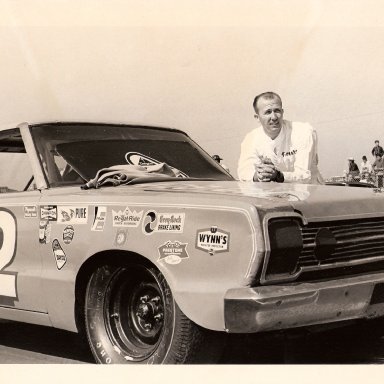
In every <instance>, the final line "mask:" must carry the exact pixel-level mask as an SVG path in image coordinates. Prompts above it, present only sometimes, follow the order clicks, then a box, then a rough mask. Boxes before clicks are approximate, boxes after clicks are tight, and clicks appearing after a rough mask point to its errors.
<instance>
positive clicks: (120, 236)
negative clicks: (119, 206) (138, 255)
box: [114, 229, 128, 247]
mask: <svg viewBox="0 0 384 384" xmlns="http://www.w3.org/2000/svg"><path fill="white" fill-rule="evenodd" d="M127 238H128V231H127V230H126V229H119V230H118V231H117V232H116V236H115V242H114V244H115V245H116V246H120V247H121V246H122V245H124V244H125V242H126V241H127Z"/></svg>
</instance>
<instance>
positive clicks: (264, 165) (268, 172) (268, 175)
mask: <svg viewBox="0 0 384 384" xmlns="http://www.w3.org/2000/svg"><path fill="white" fill-rule="evenodd" d="M261 161H262V162H261V163H260V164H258V165H257V166H256V172H255V174H254V176H253V181H263V182H269V181H276V182H278V183H282V182H283V181H284V175H283V174H282V173H281V172H280V171H278V170H277V169H276V167H275V165H274V164H273V163H272V161H271V160H270V159H269V158H268V157H261Z"/></svg>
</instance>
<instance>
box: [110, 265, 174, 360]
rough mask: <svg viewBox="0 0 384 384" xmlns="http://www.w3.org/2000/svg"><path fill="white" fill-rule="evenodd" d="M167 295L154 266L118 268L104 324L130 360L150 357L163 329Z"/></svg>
mask: <svg viewBox="0 0 384 384" xmlns="http://www.w3.org/2000/svg"><path fill="white" fill-rule="evenodd" d="M164 303H165V295H164V289H163V287H162V284H161V282H160V281H159V279H158V277H157V276H156V274H155V272H154V271H153V270H152V269H149V268H146V267H144V266H134V267H132V268H131V267H130V268H121V269H119V270H118V271H117V272H116V273H115V275H114V276H113V278H112V279H111V281H110V285H109V287H108V290H107V295H106V298H105V305H104V316H105V324H106V328H107V333H108V336H109V338H110V340H111V342H112V344H113V346H114V349H115V350H116V351H117V352H118V353H119V354H121V355H123V357H124V358H125V359H126V360H127V361H136V362H137V361H142V360H145V359H148V358H149V357H150V356H151V355H152V354H153V353H154V352H155V351H156V350H157V347H158V345H159V343H160V341H161V338H162V336H163V333H164V322H165V321H166V320H167V319H166V313H165V306H164Z"/></svg>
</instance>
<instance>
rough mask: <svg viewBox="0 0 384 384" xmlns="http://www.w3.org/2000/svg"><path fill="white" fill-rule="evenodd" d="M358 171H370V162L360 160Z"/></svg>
mask: <svg viewBox="0 0 384 384" xmlns="http://www.w3.org/2000/svg"><path fill="white" fill-rule="evenodd" d="M360 172H361V173H363V172H372V164H371V163H370V161H369V160H367V161H366V162H365V163H364V161H362V162H361V165H360Z"/></svg>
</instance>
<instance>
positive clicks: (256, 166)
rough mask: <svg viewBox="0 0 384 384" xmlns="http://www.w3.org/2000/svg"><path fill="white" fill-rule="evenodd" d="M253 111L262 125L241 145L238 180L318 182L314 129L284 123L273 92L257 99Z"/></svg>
mask: <svg viewBox="0 0 384 384" xmlns="http://www.w3.org/2000/svg"><path fill="white" fill-rule="evenodd" d="M253 108H254V110H255V118H256V119H257V120H258V121H259V123H260V124H261V126H260V127H257V128H256V129H254V130H253V131H251V132H250V133H248V134H247V135H246V136H245V138H244V140H243V142H242V144H241V153H240V158H239V163H238V169H237V171H238V175H239V179H240V180H242V181H276V182H283V181H285V182H299V183H319V182H320V181H321V176H320V173H319V170H318V167H317V163H318V161H317V159H318V157H317V136H316V132H315V130H314V129H313V128H312V127H311V126H310V125H309V124H307V123H298V122H290V121H288V120H284V119H283V115H284V110H283V107H282V102H281V98H280V96H279V95H278V94H276V93H274V92H265V93H262V94H260V95H258V96H256V97H255V99H254V102H253Z"/></svg>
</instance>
